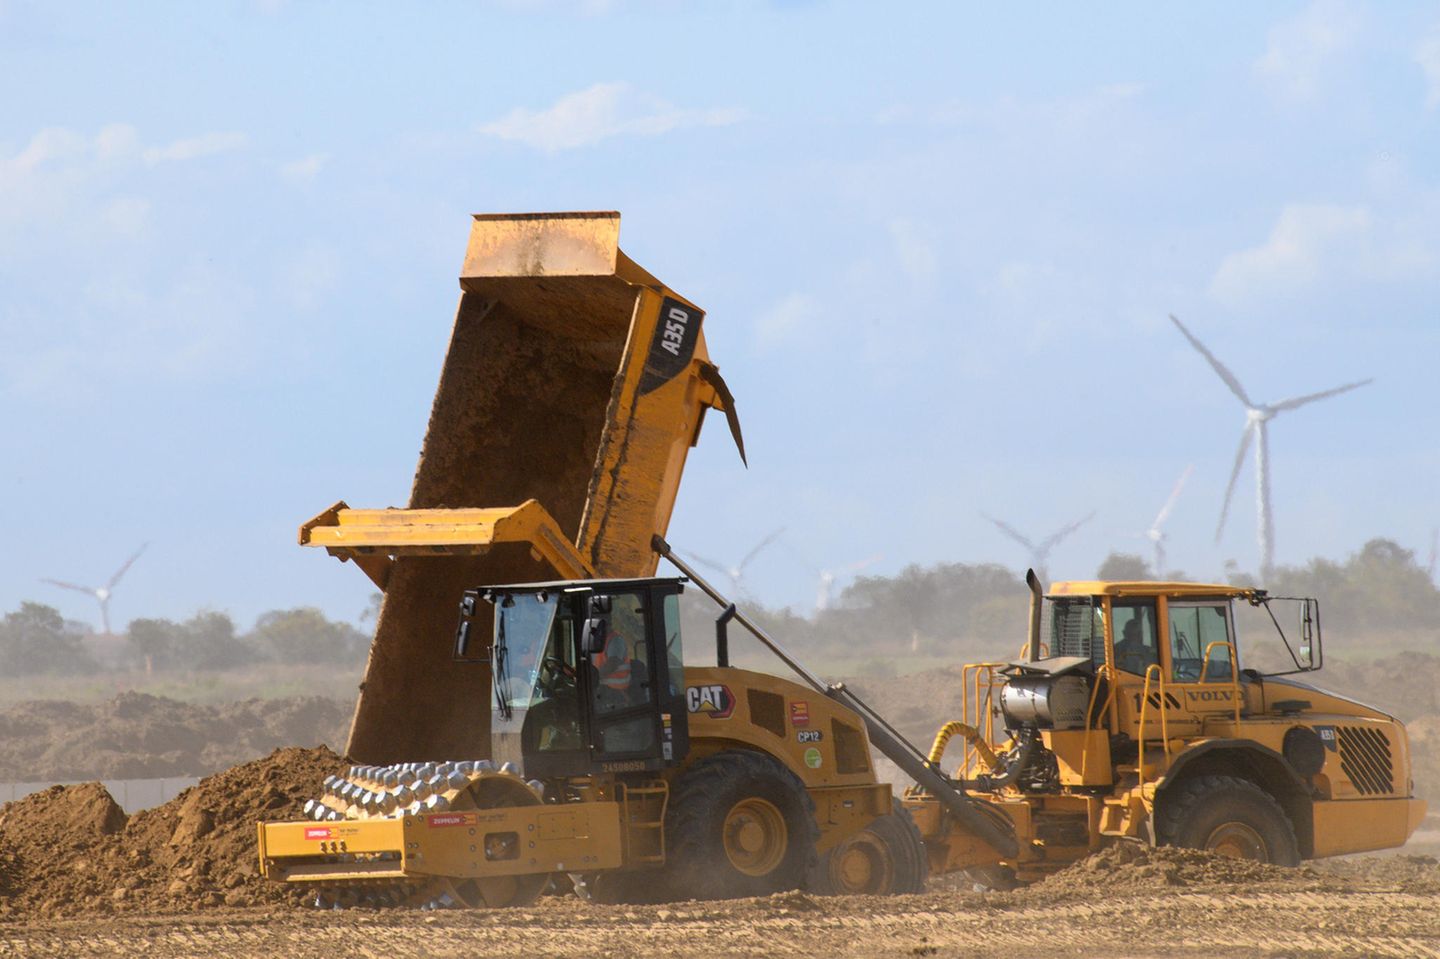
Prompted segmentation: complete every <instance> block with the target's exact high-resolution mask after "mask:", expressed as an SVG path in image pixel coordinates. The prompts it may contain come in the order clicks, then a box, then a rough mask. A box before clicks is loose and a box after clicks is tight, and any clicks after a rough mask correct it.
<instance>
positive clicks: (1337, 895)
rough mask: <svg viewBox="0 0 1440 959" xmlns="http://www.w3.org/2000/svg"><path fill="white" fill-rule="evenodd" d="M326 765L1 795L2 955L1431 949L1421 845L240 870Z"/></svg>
mask: <svg viewBox="0 0 1440 959" xmlns="http://www.w3.org/2000/svg"><path fill="white" fill-rule="evenodd" d="M343 765H344V760H342V759H341V758H340V757H338V756H336V755H335V754H334V753H332V752H330V751H329V750H326V749H323V748H319V749H308V750H306V749H283V750H278V751H276V752H275V753H273V754H271V755H270V756H268V757H266V758H264V759H261V760H256V761H254V762H251V763H247V764H245V765H242V766H238V767H235V768H234V769H230V770H227V771H225V772H224V773H221V774H218V775H216V776H212V777H210V778H208V779H206V780H204V781H203V782H201V783H200V784H199V785H198V786H196V787H194V788H192V789H190V790H187V791H186V792H184V793H182V794H181V795H179V796H177V797H176V798H175V799H174V800H172V801H171V802H169V803H167V804H165V805H164V806H160V807H157V808H155V809H152V810H147V811H145V812H141V813H137V814H136V815H134V816H129V817H127V816H126V815H125V813H124V812H123V811H121V810H120V808H119V807H118V806H116V805H115V803H114V801H113V800H112V799H111V798H110V796H109V794H108V793H106V792H105V790H104V787H102V786H100V785H99V784H98V783H91V784H86V785H81V786H71V787H54V788H52V789H49V790H45V791H43V792H41V793H37V794H35V795H33V796H30V797H27V798H26V799H23V800H20V801H18V802H15V803H9V804H7V805H6V806H5V807H4V808H3V811H0V955H4V956H12V955H13V956H21V957H28V956H51V955H64V956H67V957H73V956H77V955H85V956H142V955H143V956H153V957H162V959H163V957H171V956H177V957H178V956H191V955H206V956H221V957H242V956H243V957H258V956H270V955H275V954H281V955H285V956H286V957H287V959H300V957H308V956H316V957H320V956H324V957H326V959H331V957H334V956H337V955H344V956H351V955H356V956H376V957H380V956H383V957H385V959H403V957H407V956H416V957H419V956H427V957H429V956H439V957H444V956H462V955H463V956H478V957H487V956H496V957H498V956H516V955H524V956H576V957H580V956H585V957H616V959H632V957H646V956H655V957H662V956H663V957H667V959H668V957H673V956H690V955H696V956H707V957H708V956H716V957H723V956H783V955H795V956H856V957H860V956H865V957H870V956H962V955H963V956H966V957H979V959H983V957H991V956H993V957H997V959H998V957H1002V956H1003V957H1005V959H1024V957H1030V956H1035V957H1039V956H1046V957H1051V956H1065V955H1072V956H1083V955H1105V956H1117V957H1118V956H1145V957H1161V956H1165V957H1171V956H1207V957H1209V956H1215V957H1218V956H1237V955H1245V956H1287V957H1300V956H1394V957H1411V956H1436V957H1440V910H1437V909H1436V908H1435V905H1436V903H1437V902H1440V863H1437V861H1436V860H1435V859H1434V858H1430V857H1425V856H1410V855H1401V856H1388V857H1360V858H1355V859H1349V860H1342V861H1335V862H1326V863H1314V864H1309V865H1306V866H1304V867H1302V868H1300V869H1293V870H1292V869H1279V868H1275V867H1270V866H1261V865H1257V864H1254V863H1245V862H1237V861H1234V860H1227V859H1219V858H1216V857H1213V856H1209V855H1207V854H1203V853H1198V852H1193V851H1188V850H1176V849H1148V848H1146V847H1143V846H1140V845H1138V844H1128V843H1127V844H1123V845H1119V846H1114V847H1111V848H1110V849H1107V850H1106V851H1104V852H1102V853H1100V854H1098V855H1096V856H1092V857H1091V858H1089V859H1087V860H1084V861H1082V862H1079V863H1076V864H1074V865H1073V866H1071V867H1069V868H1068V869H1065V870H1062V871H1061V872H1059V873H1057V874H1055V875H1054V876H1051V877H1050V878H1048V879H1046V880H1045V881H1043V882H1040V883H1037V884H1036V885H1033V886H1031V887H1028V888H1026V889H1022V890H1018V891H1015V892H985V893H981V892H977V891H975V890H974V889H973V888H972V887H970V886H969V885H968V884H967V883H965V882H963V881H957V879H956V878H955V877H943V878H938V879H935V880H932V882H931V884H930V888H929V891H928V892H927V893H925V894H923V895H916V896H899V897H855V898H828V897H821V896H816V895H811V894H808V893H802V892H794V893H786V894H781V895H777V896H772V897H768V898H764V899H748V900H736V901H732V902H681V903H672V904H669V905H665V906H600V905H595V904H591V903H586V902H582V901H580V900H578V899H576V898H575V897H574V896H573V895H572V896H566V897H547V898H542V899H541V900H539V901H538V902H537V903H535V904H533V905H531V906H527V907H523V908H519V909H511V910H500V911H496V912H422V911H414V910H405V911H401V910H389V911H371V910H365V909H352V910H346V911H317V910H314V909H312V908H309V907H306V906H305V905H303V904H302V902H301V900H302V895H301V894H300V892H299V891H298V890H297V889H295V888H293V887H283V886H277V885H275V884H271V883H266V882H265V881H263V880H262V879H260V877H259V876H258V875H257V869H256V863H255V861H254V859H253V856H254V823H255V822H256V821H257V820H264V819H277V818H290V817H292V816H294V815H295V814H296V812H297V811H298V807H299V805H300V803H301V802H302V801H303V798H304V797H305V796H307V795H314V794H315V792H316V790H317V788H318V785H319V782H320V780H321V779H322V778H323V777H324V776H325V775H326V774H328V773H329V772H333V771H336V770H338V769H340V768H342V767H343Z"/></svg>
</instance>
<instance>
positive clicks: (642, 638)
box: [582, 587, 689, 772]
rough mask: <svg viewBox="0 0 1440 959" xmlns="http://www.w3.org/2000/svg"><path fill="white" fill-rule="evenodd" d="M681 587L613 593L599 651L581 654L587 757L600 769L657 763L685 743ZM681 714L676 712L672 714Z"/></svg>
mask: <svg viewBox="0 0 1440 959" xmlns="http://www.w3.org/2000/svg"><path fill="white" fill-rule="evenodd" d="M678 600H679V597H678V589H676V590H667V589H662V588H659V587H655V588H650V589H640V590H637V591H636V592H617V593H615V594H613V595H611V597H610V611H609V613H608V614H607V615H606V617H605V621H606V629H607V631H608V635H607V636H606V637H605V641H604V642H603V644H602V647H603V648H602V649H600V650H599V651H597V652H595V653H591V654H589V655H587V656H585V657H584V659H585V665H584V668H583V673H584V677H585V681H584V683H583V684H582V685H583V689H584V698H585V708H586V718H587V726H588V728H589V730H590V755H591V763H592V766H593V768H595V769H596V770H597V771H600V772H632V771H640V770H653V769H660V768H662V767H664V766H668V765H672V764H673V763H675V762H677V761H679V760H680V759H683V758H684V756H685V753H686V751H687V749H688V745H689V743H688V737H687V729H686V727H685V724H684V718H685V711H684V707H683V690H684V673H683V665H682V662H683V660H682V655H683V653H682V650H681V646H680V618H679V601H678ZM677 714H678V715H677Z"/></svg>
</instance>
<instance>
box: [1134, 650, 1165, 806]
mask: <svg viewBox="0 0 1440 959" xmlns="http://www.w3.org/2000/svg"><path fill="white" fill-rule="evenodd" d="M1152 672H1153V673H1154V674H1155V676H1156V678H1157V679H1158V680H1159V685H1158V687H1157V689H1158V691H1159V694H1160V697H1159V698H1160V707H1159V708H1160V741H1161V742H1162V743H1163V744H1164V747H1165V758H1166V760H1169V758H1170V725H1169V721H1168V716H1167V714H1166V711H1167V704H1166V702H1165V671H1164V670H1163V669H1161V668H1160V665H1159V664H1158V663H1151V664H1150V665H1149V666H1146V667H1145V685H1144V687H1143V688H1142V689H1141V691H1140V729H1139V733H1140V736H1139V739H1140V753H1139V757H1138V758H1137V760H1136V771H1137V772H1138V773H1139V776H1140V779H1141V785H1142V786H1143V785H1144V779H1145V712H1146V710H1147V709H1148V708H1149V706H1150V674H1151V673H1152Z"/></svg>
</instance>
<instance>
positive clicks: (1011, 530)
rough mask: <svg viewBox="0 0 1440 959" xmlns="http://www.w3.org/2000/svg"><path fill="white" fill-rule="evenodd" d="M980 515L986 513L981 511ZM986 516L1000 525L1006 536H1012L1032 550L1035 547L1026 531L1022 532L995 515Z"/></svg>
mask: <svg viewBox="0 0 1440 959" xmlns="http://www.w3.org/2000/svg"><path fill="white" fill-rule="evenodd" d="M980 515H981V516H985V514H984V513H981V514H980ZM985 518H986V519H988V520H989V521H990V522H992V523H994V524H995V525H996V526H998V527H1000V532H1002V533H1004V534H1005V535H1006V536H1008V537H1010V538H1011V539H1013V540H1014V541H1015V542H1017V543H1019V544H1020V545H1021V546H1023V547H1025V548H1026V549H1028V550H1032V551H1033V550H1034V549H1035V544H1034V543H1032V542H1030V537H1028V536H1026V535H1025V534H1024V533H1022V532H1020V531H1019V530H1018V529H1016V528H1015V527H1013V526H1011V525H1010V524H1009V523H1006V522H1004V521H1003V520H998V519H996V518H995V517H993V516H985Z"/></svg>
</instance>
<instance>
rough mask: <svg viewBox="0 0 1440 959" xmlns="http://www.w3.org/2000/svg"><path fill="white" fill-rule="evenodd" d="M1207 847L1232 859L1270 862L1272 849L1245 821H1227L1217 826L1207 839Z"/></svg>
mask: <svg viewBox="0 0 1440 959" xmlns="http://www.w3.org/2000/svg"><path fill="white" fill-rule="evenodd" d="M1205 848H1206V849H1207V850H1209V851H1210V852H1213V853H1215V854H1216V855H1219V856H1228V857H1229V858H1231V859H1249V860H1252V861H1254V862H1269V861H1270V850H1269V849H1268V848H1267V847H1266V845H1265V840H1264V839H1262V838H1261V837H1260V834H1259V833H1258V832H1256V831H1255V830H1254V829H1252V828H1251V827H1249V826H1247V825H1246V824H1245V823H1243V822H1227V823H1222V824H1220V825H1219V826H1217V827H1215V830H1214V831H1213V832H1211V833H1210V836H1209V838H1208V839H1206V840H1205Z"/></svg>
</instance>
